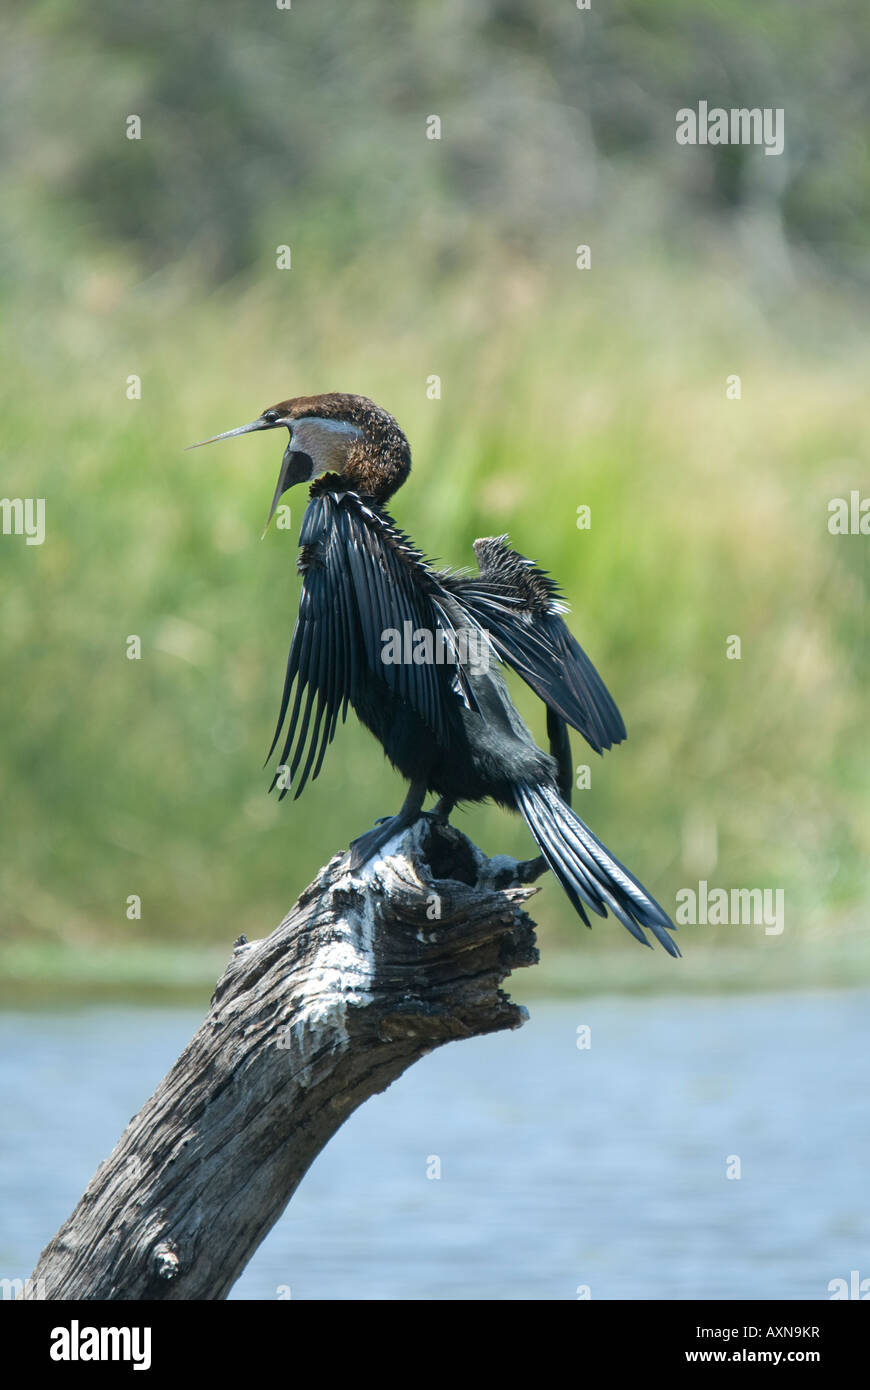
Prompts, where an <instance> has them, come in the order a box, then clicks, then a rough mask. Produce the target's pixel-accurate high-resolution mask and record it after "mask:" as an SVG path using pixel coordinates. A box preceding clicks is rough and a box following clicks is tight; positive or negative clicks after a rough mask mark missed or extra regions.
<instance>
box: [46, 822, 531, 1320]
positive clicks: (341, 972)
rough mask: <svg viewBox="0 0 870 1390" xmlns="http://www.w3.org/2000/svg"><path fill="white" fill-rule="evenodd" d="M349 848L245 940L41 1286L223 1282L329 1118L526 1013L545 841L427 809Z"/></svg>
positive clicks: (115, 1293)
mask: <svg viewBox="0 0 870 1390" xmlns="http://www.w3.org/2000/svg"><path fill="white" fill-rule="evenodd" d="M346 865H347V861H346V857H345V856H343V855H338V856H336V857H335V858H334V859H332V860H331V861H330V863H329V864H327V865H326V867H325V868H324V869H322V870H321V871H320V873H319V874H318V876H317V878H316V879H315V880H314V882H313V883H312V884H311V885H310V886H309V887H308V888H306V890H305V892H304V893H303V894H302V896H301V897H300V898H299V901H298V902H297V903H296V904H295V906H294V907H293V908H292V909H291V910H290V912H289V913H288V914H287V916H286V917H285V918H284V921H283V922H282V923H281V925H280V926H279V927H277V928H276V930H275V931H273V932H272V934H271V935H270V936H268V937H266V938H265V939H264V940H262V941H253V942H246V941H245V940H244V938H241V939H240V941H239V942H238V943H237V944H236V948H235V950H234V953H233V956H232V958H231V960H230V962H229V964H228V966H227V968H226V970H225V971H224V974H223V975H222V977H221V979H220V980H219V982H218V985H217V988H216V989H215V992H214V995H213V996H212V1001H211V1009H210V1011H209V1013H208V1015H207V1017H206V1018H205V1020H204V1022H203V1023H202V1025H201V1027H200V1028H199V1030H198V1031H197V1032H196V1034H195V1035H194V1037H193V1038H192V1039H191V1041H190V1043H188V1045H187V1047H186V1048H185V1050H184V1052H183V1053H182V1054H181V1056H180V1057H179V1058H178V1061H177V1062H176V1063H175V1065H174V1066H173V1067H172V1069H171V1071H170V1072H169V1073H168V1074H167V1075H166V1076H165V1077H164V1079H163V1081H162V1082H161V1083H160V1085H159V1086H158V1087H157V1090H156V1091H155V1093H154V1095H153V1096H152V1097H151V1099H150V1100H148V1101H147V1102H146V1104H145V1105H144V1106H143V1107H142V1109H141V1110H140V1111H139V1113H138V1115H136V1116H134V1118H133V1119H132V1120H131V1121H130V1123H129V1124H128V1126H127V1128H126V1129H125V1130H124V1133H123V1134H122V1135H121V1138H120V1140H119V1141H118V1143H117V1145H116V1146H115V1149H114V1150H113V1152H112V1153H111V1155H110V1156H109V1157H108V1158H107V1159H106V1160H105V1161H104V1162H103V1163H102V1164H101V1165H100V1167H99V1168H98V1169H97V1172H96V1174H95V1175H94V1177H93V1179H92V1180H91V1183H90V1185H89V1187H88V1188H87V1191H86V1192H85V1193H84V1195H83V1196H82V1198H81V1200H80V1201H79V1204H78V1206H77V1207H76V1209H75V1211H74V1212H73V1213H72V1215H71V1216H70V1217H69V1219H68V1220H67V1221H66V1222H65V1223H64V1225H63V1226H62V1227H61V1228H60V1230H59V1231H58V1232H57V1234H56V1235H55V1236H54V1238H53V1239H52V1240H51V1241H50V1243H49V1244H48V1245H47V1246H46V1248H45V1250H44V1251H43V1253H42V1255H41V1256H40V1259H39V1263H38V1264H37V1266H36V1269H35V1270H34V1272H33V1275H32V1276H31V1279H30V1280H29V1281H28V1285H27V1288H28V1290H32V1292H28V1293H26V1294H25V1297H36V1296H39V1297H44V1298H48V1299H160V1300H163V1299H221V1298H225V1297H226V1296H227V1293H228V1292H229V1290H230V1288H231V1287H232V1285H233V1284H234V1283H235V1281H236V1279H237V1278H238V1277H239V1275H240V1273H241V1271H242V1270H243V1269H244V1267H245V1265H246V1264H247V1262H248V1260H249V1259H250V1257H251V1255H252V1254H253V1252H254V1251H255V1250H256V1249H257V1247H258V1245H259V1244H260V1242H261V1241H262V1240H263V1238H264V1237H265V1236H266V1234H267V1233H268V1231H269V1230H270V1229H271V1227H272V1226H273V1225H274V1223H275V1221H276V1220H277V1219H278V1217H279V1216H280V1215H281V1213H282V1211H283V1210H284V1208H285V1207H286V1205H287V1203H288V1202H289V1200H290V1198H291V1197H292V1195H293V1193H294V1191H295V1190H296V1188H297V1186H298V1185H299V1182H300V1181H301V1179H302V1177H303V1176H304V1174H305V1172H306V1171H307V1169H308V1167H309V1166H310V1164H311V1163H312V1162H313V1161H314V1159H315V1158H316V1157H317V1155H318V1154H319V1153H320V1151H321V1149H323V1147H324V1146H325V1145H326V1143H327V1142H328V1140H329V1139H330V1137H331V1136H332V1135H333V1134H334V1133H335V1131H336V1130H337V1129H338V1128H339V1126H340V1125H341V1124H343V1122H344V1121H345V1120H346V1119H347V1117H348V1115H350V1114H351V1113H352V1112H353V1111H354V1110H355V1109H356V1108H357V1106H358V1105H360V1104H362V1102H363V1101H364V1100H366V1099H367V1098H368V1097H369V1096H371V1095H374V1094H376V1093H377V1092H378V1091H383V1090H385V1089H386V1087H387V1086H389V1084H390V1082H391V1081H393V1080H395V1078H396V1077H397V1076H399V1075H400V1074H401V1073H402V1072H403V1071H404V1070H405V1069H406V1068H407V1067H409V1066H410V1065H411V1063H412V1062H415V1061H417V1059H418V1058H420V1057H423V1056H424V1055H425V1054H426V1053H427V1052H431V1051H432V1049H433V1048H435V1047H439V1046H440V1045H441V1044H442V1043H446V1042H451V1041H453V1040H455V1039H459V1038H468V1037H473V1036H476V1035H478V1034H483V1033H492V1032H497V1031H499V1030H500V1029H503V1028H517V1027H519V1026H520V1025H521V1024H522V1023H523V1021H524V1020H525V1018H526V1012H525V1010H524V1009H523V1008H521V1007H520V1006H518V1005H516V1004H514V1003H512V1002H511V1000H510V999H509V998H508V997H507V995H505V994H504V993H503V992H502V990H501V989H500V988H499V985H500V984H501V982H502V980H503V979H504V978H505V976H506V975H508V974H509V973H510V971H511V970H512V969H513V968H514V967H516V966H523V965H532V964H534V963H535V962H536V961H537V959H538V953H537V950H536V947H535V936H534V923H533V922H532V921H531V920H530V919H529V918H528V917H527V915H526V913H525V912H524V911H523V908H522V904H523V903H524V902H525V901H526V899H527V898H528V897H530V896H531V894H532V893H533V892H535V891H536V890H535V889H534V888H531V887H528V886H526V885H527V884H528V883H529V882H530V881H531V880H532V879H533V878H536V877H537V876H538V874H539V873H540V872H541V868H542V864H541V862H540V861H539V860H532V861H529V862H527V863H517V862H515V861H514V860H512V859H505V858H501V857H500V858H497V859H487V858H486V857H485V855H483V854H482V853H481V851H480V850H478V849H477V848H476V847H475V846H474V845H472V844H471V842H470V841H469V840H468V839H466V837H465V836H464V835H461V834H460V833H459V832H458V831H456V830H454V829H453V828H452V827H446V826H441V825H440V824H438V823H437V822H435V821H434V820H432V819H431V818H430V817H424V818H422V819H421V820H419V821H418V822H417V823H416V824H415V825H414V826H413V827H412V828H411V829H410V830H408V831H406V832H405V833H404V834H403V835H402V836H401V837H400V838H397V839H396V840H394V841H392V842H391V843H390V844H389V845H388V846H387V847H386V849H385V850H384V851H383V853H382V854H381V855H380V856H379V857H378V858H376V859H375V860H374V861H373V862H372V863H370V864H367V865H366V866H365V867H364V868H363V869H361V870H359V871H357V872H355V873H351V872H350V871H349V870H348V869H347V867H346Z"/></svg>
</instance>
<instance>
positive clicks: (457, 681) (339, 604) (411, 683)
mask: <svg viewBox="0 0 870 1390" xmlns="http://www.w3.org/2000/svg"><path fill="white" fill-rule="evenodd" d="M299 540H300V545H301V551H300V556H299V569H300V572H301V573H302V574H303V575H304V582H303V585H302V593H301V596H300V600H299V617H298V619H297V622H296V628H295V631H294V633H293V639H292V642H291V645H290V656H289V658H288V662H287V674H286V677H285V680H284V692H283V696H282V699H281V709H280V713H279V716H278V724H277V728H276V729H275V737H274V738H273V740H272V747H271V748H270V749H269V755H268V756H269V757H271V756H272V753H273V752H274V750H275V746H276V745H277V743H278V739H279V737H280V735H281V731H282V728H283V726H284V721H285V719H286V718H287V711H288V709H290V715H289V720H288V723H287V733H286V737H285V741H284V747H283V751H282V753H281V758H280V768H281V769H282V771H281V775H280V776H279V774H278V773H276V775H275V779H274V780H273V783H272V786H273V787H274V786H275V784H276V782H279V781H280V783H281V787H282V790H281V795H282V796H284V794H285V793H286V792H287V790H288V789H289V784H290V783H291V782H292V781H293V779H294V778H295V777H296V774H297V772H298V773H299V777H298V781H297V783H296V790H295V795H296V796H298V795H299V793H300V792H301V791H302V788H303V787H304V786H305V783H306V782H307V780H308V778H309V776H311V777H312V778H314V777H316V776H317V774H318V773H319V771H320V768H321V766H322V764H323V758H324V754H325V752H326V749H327V746H328V744H329V743H330V742H331V741H332V738H333V735H334V733H335V728H336V724H337V722H338V717H339V714H341V718H342V720H344V718H345V717H346V715H347V706H348V703H350V704H355V703H356V700H357V697H358V695H359V694H360V691H361V689H362V688H363V683H364V682H368V683H369V684H370V683H371V680H372V678H373V676H374V677H376V678H377V679H380V680H382V681H384V682H385V683H386V685H387V686H388V687H389V689H390V690H391V691H392V692H393V693H394V694H395V695H397V696H399V697H400V698H401V699H403V700H406V701H407V702H408V703H409V704H410V705H411V706H412V707H413V708H414V710H415V711H416V712H417V714H418V715H419V716H420V718H421V719H422V720H423V721H424V722H425V723H426V724H427V725H428V727H429V728H430V729H431V730H432V732H433V734H434V735H435V737H436V738H442V737H444V736H445V733H446V726H447V720H448V718H449V710H448V705H449V704H450V703H451V702H454V701H456V700H459V701H461V702H462V703H464V704H465V705H467V706H468V707H469V708H471V709H477V702H476V700H475V698H474V695H473V693H472V691H471V687H470V685H469V683H468V680H467V676H466V672H465V668H464V665H463V660H464V653H465V651H466V650H467V646H464V645H463V641H462V640H461V639H460V636H459V634H458V633H457V629H456V628H455V627H454V624H453V622H452V620H451V617H450V615H449V613H448V611H447V608H449V607H450V606H451V605H452V597H451V595H450V593H449V592H448V591H447V590H446V589H445V588H444V587H443V586H442V584H441V582H440V580H439V578H438V576H437V575H436V574H435V573H434V571H432V570H431V569H430V568H429V567H428V566H427V565H426V563H425V561H424V559H423V556H422V555H421V553H420V552H419V551H418V550H416V549H415V547H414V546H413V545H412V543H411V542H410V540H409V539H408V537H407V536H406V535H404V533H403V532H402V531H400V530H399V528H398V527H397V526H396V525H395V523H394V522H393V521H392V519H391V518H390V517H389V516H388V515H387V514H386V512H384V511H382V510H381V509H380V508H377V507H373V506H370V505H368V504H367V503H366V502H364V501H363V500H361V498H360V497H359V496H358V495H357V494H356V493H353V492H322V493H319V494H317V495H316V496H314V497H312V499H311V501H310V503H309V505H308V508H307V509H306V512H305V516H304V519H303V522H302V530H301V533H300V537H299ZM445 605H446V606H445ZM469 622H470V623H473V622H474V619H473V618H469ZM420 632H424V633H429V634H431V637H432V643H433V648H434V647H435V646H436V645H440V647H441V658H440V659H438V660H422V661H407V660H398V661H390V660H384V656H385V652H386V650H387V649H386V648H385V642H386V641H388V637H387V634H396V639H397V640H398V642H399V645H400V647H402V648H403V650H404V652H405V653H407V643H408V642H411V641H413V639H414V634H417V633H420ZM396 639H394V641H395V640H396ZM481 640H483V636H482V634H481ZM291 698H292V700H293V704H292V708H290V701H291ZM267 761H268V758H267ZM300 769H301V771H300Z"/></svg>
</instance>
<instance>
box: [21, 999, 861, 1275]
mask: <svg viewBox="0 0 870 1390" xmlns="http://www.w3.org/2000/svg"><path fill="white" fill-rule="evenodd" d="M868 1005H870V994H868V992H866V991H854V992H841V993H825V994H822V993H819V994H804V995H799V994H787V995H754V996H745V997H735V996H725V997H720V998H706V997H705V998H689V999H686V998H657V999H637V998H629V999H627V1000H623V999H618V998H600V997H599V998H592V999H588V1000H583V1001H579V1002H578V1003H577V1004H576V1005H568V1006H566V1005H563V1004H547V1003H542V1002H535V1003H533V1004H532V1006H531V1013H532V1017H531V1020H530V1022H529V1023H528V1024H526V1026H525V1027H524V1028H522V1029H521V1030H519V1031H518V1032H516V1033H509V1034H501V1035H498V1036H495V1037H490V1038H481V1039H473V1040H471V1041H466V1042H463V1043H453V1044H451V1045H449V1046H448V1047H446V1048H442V1049H440V1050H439V1051H438V1052H435V1053H433V1054H432V1055H431V1056H429V1057H427V1058H425V1059H424V1060H423V1061H422V1062H420V1063H418V1064H417V1065H416V1066H414V1067H412V1068H411V1070H410V1071H409V1072H407V1073H406V1074H405V1075H404V1076H403V1077H401V1078H400V1079H399V1080H398V1081H397V1082H396V1083H395V1084H394V1085H393V1086H392V1087H391V1088H390V1089H389V1090H388V1091H387V1092H385V1093H384V1094H383V1095H381V1096H376V1097H374V1098H373V1099H372V1100H370V1101H368V1102H367V1103H366V1104H365V1105H364V1106H363V1107H362V1108H361V1109H360V1110H359V1111H357V1113H356V1114H355V1115H353V1116H352V1117H351V1119H350V1120H349V1121H348V1123H347V1124H346V1125H345V1126H344V1127H343V1129H341V1130H340V1131H339V1133H338V1134H337V1135H336V1137H335V1138H334V1139H333V1140H332V1142H331V1144H330V1145H329V1146H328V1147H327V1149H326V1150H325V1151H324V1152H323V1153H322V1154H321V1156H320V1158H319V1159H318V1160H317V1162H316V1163H315V1164H314V1166H313V1168H312V1169H311V1171H310V1172H309V1173H308V1175H307V1176H306V1178H305V1180H304V1182H303V1184H302V1186H301V1187H300V1188H299V1191H298V1192H297V1194H296V1196H295V1198H294V1199H293V1201H292V1203H291V1205H290V1207H289V1208H288V1210H287V1212H286V1213H285V1214H284V1216H283V1217H282V1218H281V1220H280V1221H279V1222H278V1224H277V1226H276V1227H275V1228H274V1229H273V1231H272V1233H271V1234H270V1236H269V1237H268V1238H267V1240H266V1241H265V1242H264V1244H263V1245H262V1246H261V1248H260V1249H259V1251H258V1252H257V1253H256V1255H255V1256H254V1258H253V1260H252V1261H251V1263H250V1265H249V1266H248V1269H247V1270H246V1271H245V1273H244V1274H243V1275H242V1277H241V1279H240V1280H239V1282H238V1283H237V1285H236V1286H235V1289H234V1290H233V1293H232V1297H233V1298H247V1299H272V1298H276V1297H278V1296H283V1297H286V1296H287V1292H286V1291H287V1289H289V1290H290V1291H291V1296H292V1297H293V1298H294V1299H297V1298H319V1299H354V1298H378V1299H408V1298H410V1299H443V1298H455V1299H484V1298H488V1299H490V1298H491V1299H574V1298H576V1297H577V1291H578V1288H579V1287H580V1286H584V1285H585V1286H588V1287H589V1289H590V1291H591V1296H592V1297H593V1298H616V1299H643V1298H669V1299H678V1298H709V1299H720V1298H722V1299H724V1298H739V1299H749V1298H789V1299H792V1298H794V1299H796V1298H810V1299H825V1298H828V1297H829V1296H830V1295H829V1293H828V1287H827V1286H828V1283H829V1282H830V1281H831V1280H832V1279H835V1278H840V1277H842V1278H845V1279H847V1280H848V1278H849V1272H850V1271H851V1270H853V1269H857V1270H859V1271H860V1273H861V1277H862V1278H868V1277H870V1215H868V1200H867V1189H868V1183H867V1173H868V1167H870V1163H868V1159H870V1094H868V1086H867V1063H866V1059H867V1057H868V1054H870V1046H868V1043H870V1007H868ZM198 1022H199V1017H198V1016H197V1015H196V1014H195V1013H190V1012H180V1011H155V1010H150V1009H148V1010H146V1009H129V1008H127V1009H123V1010H122V1009H106V1008H100V1009H93V1010H89V1011H86V1012H80V1013H74V1014H69V1015H64V1016H57V1015H48V1016H47V1015H42V1014H28V1013H18V1014H6V1015H3V1016H2V1017H0V1042H2V1046H0V1106H2V1110H0V1113H2V1115H3V1116H4V1129H5V1133H4V1135H3V1138H2V1151H0V1276H3V1277H17V1276H23V1275H26V1274H28V1273H29V1272H30V1271H31V1269H32V1267H33V1265H34V1264H35V1261H36V1258H37V1255H38V1254H39V1251H40V1249H41V1247H42V1246H43V1245H44V1244H45V1242H46V1241H47V1240H48V1239H49V1237H50V1236H51V1235H52V1234H53V1232H54V1231H55V1229H56V1228H57V1226H58V1225H60V1223H61V1222H62V1221H63V1219H64V1218H65V1217H66V1216H67V1215H68V1214H69V1212H70V1210H71V1209H72V1207H73V1206H74V1204H75V1202H76V1200H77V1199H78V1197H79V1195H80V1194H81V1191H82V1189H83V1188H84V1187H85V1185H86V1184H87V1182H88V1181H89V1179H90V1178H91V1176H92V1174H93V1171H94V1169H95V1168H96V1166H97V1164H98V1162H99V1161H100V1160H101V1159H102V1158H103V1157H104V1156H105V1155H106V1154H107V1153H108V1152H109V1151H110V1149H111V1148H112V1146H113V1144H114V1143H115V1141H116V1139H117V1137H118V1135H119V1133H120V1131H121V1129H122V1128H123V1127H124V1125H125V1124H126V1122H127V1121H128V1119H129V1118H130V1116H131V1115H132V1114H133V1113H134V1112H135V1111H136V1110H137V1108H138V1107H139V1105H140V1104H141V1102H142V1101H143V1100H144V1099H145V1097H146V1096H147V1095H148V1094H149V1093H150V1092H151V1090H152V1089H153V1087H154V1086H155V1085H156V1083H157V1082H158V1081H159V1079H160V1077H161V1076H162V1075H163V1074H164V1072H165V1071H166V1070H167V1069H168V1067H169V1065H170V1064H171V1063H172V1062H173V1061H174V1059H175V1057H176V1056H177V1054H178V1052H179V1051H180V1050H181V1047H182V1046H183V1044H184V1043H185V1042H186V1041H187V1039H188V1037H189V1036H190V1034H191V1033H192V1032H193V1030H194V1029H195V1027H196V1026H197V1024H198ZM582 1024H587V1025H589V1026H590V1027H591V1030H592V1032H591V1040H592V1046H591V1048H590V1049H588V1050H583V1051H581V1050H578V1048H577V1046H576V1041H577V1033H576V1030H577V1027H578V1025H582ZM10 1117H11V1118H12V1123H11V1125H10ZM434 1157H437V1158H438V1159H439V1160H440V1166H441V1176H440V1178H439V1179H430V1178H427V1175H426V1174H427V1164H428V1166H429V1168H430V1170H432V1169H434V1167H435V1165H434V1164H433V1163H431V1162H430V1160H431V1159H432V1158H434ZM735 1158H736V1159H739V1161H740V1167H741V1176H740V1178H739V1179H737V1178H731V1179H729V1178H728V1177H727V1176H726V1168H727V1165H728V1163H729V1161H730V1162H731V1166H732V1169H734V1168H736V1164H735V1162H734V1159H735Z"/></svg>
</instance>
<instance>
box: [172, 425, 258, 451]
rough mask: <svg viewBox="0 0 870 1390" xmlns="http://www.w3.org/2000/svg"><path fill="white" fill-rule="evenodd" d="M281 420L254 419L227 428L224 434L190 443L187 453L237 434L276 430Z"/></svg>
mask: <svg viewBox="0 0 870 1390" xmlns="http://www.w3.org/2000/svg"><path fill="white" fill-rule="evenodd" d="M282 423H283V422H282V421H281V420H263V419H262V418H261V419H259V420H252V421H251V423H250V424H249V425H239V427H238V428H237V429H234V430H226V431H225V432H224V433H223V434H213V435H212V437H211V439H201V440H200V441H199V443H198V444H188V446H187V449H185V451H184V452H185V453H187V452H188V450H189V449H201V448H202V446H203V444H216V443H217V441H218V440H219V439H232V437H233V435H235V434H253V433H254V431H255V430H274V429H277V427H278V425H280V424H282Z"/></svg>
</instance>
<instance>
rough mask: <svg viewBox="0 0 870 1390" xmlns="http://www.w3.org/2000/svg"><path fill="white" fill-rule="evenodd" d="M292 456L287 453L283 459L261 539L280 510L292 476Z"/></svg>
mask: <svg viewBox="0 0 870 1390" xmlns="http://www.w3.org/2000/svg"><path fill="white" fill-rule="evenodd" d="M291 457H292V455H290V456H288V455H287V454H285V455H284V457H283V459H282V460H281V471H280V472H279V474H278V482H277V485H276V487H275V496H274V497H273V498H272V505H271V507H270V508H269V515H268V516H267V517H266V525H265V526H264V527H263V534H262V536H261V537H260V540H263V539H264V537H265V535H266V532H267V531H268V529H269V526H270V525H271V522H272V517H273V516H274V515H275V513H276V511H277V510H278V503H279V502H280V501H281V498H282V497H283V495H284V493H285V492H286V491H287V486H288V481H289V476H290V458H291Z"/></svg>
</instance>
